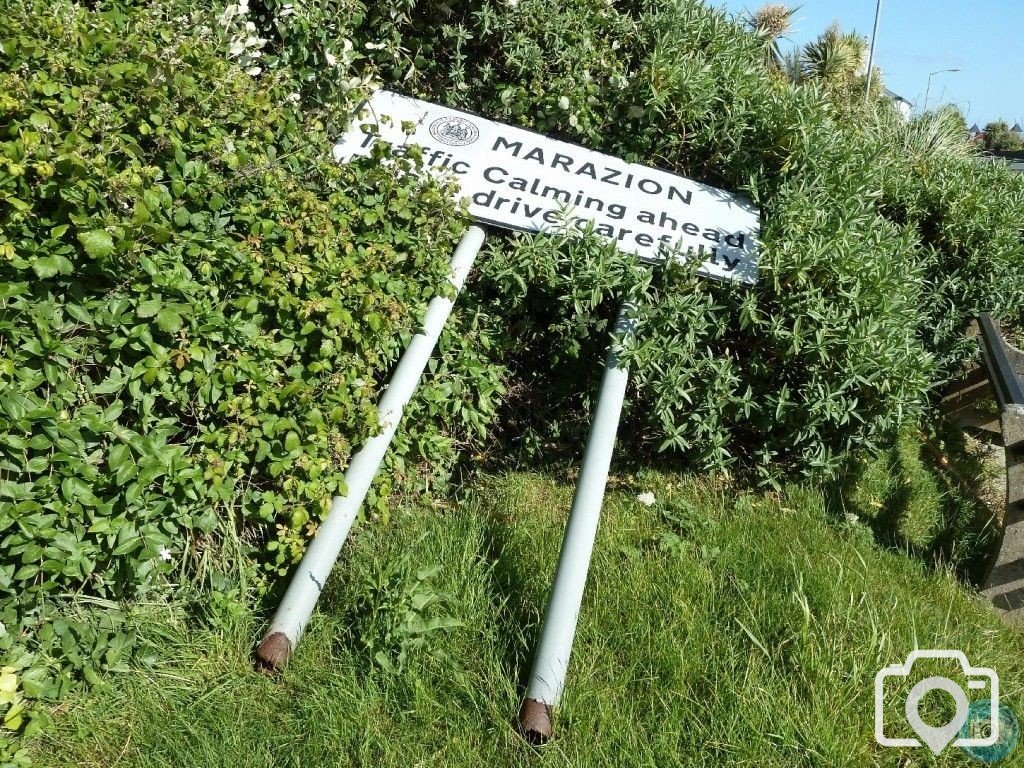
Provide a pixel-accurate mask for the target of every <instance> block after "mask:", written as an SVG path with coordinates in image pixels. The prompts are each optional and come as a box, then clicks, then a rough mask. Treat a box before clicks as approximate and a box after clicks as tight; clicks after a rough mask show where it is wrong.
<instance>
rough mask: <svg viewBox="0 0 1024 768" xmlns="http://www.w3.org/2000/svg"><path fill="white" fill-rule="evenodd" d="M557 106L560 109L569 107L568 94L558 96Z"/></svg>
mask: <svg viewBox="0 0 1024 768" xmlns="http://www.w3.org/2000/svg"><path fill="white" fill-rule="evenodd" d="M558 106H559V107H560V108H561V109H568V108H569V97H568V96H559V97H558Z"/></svg>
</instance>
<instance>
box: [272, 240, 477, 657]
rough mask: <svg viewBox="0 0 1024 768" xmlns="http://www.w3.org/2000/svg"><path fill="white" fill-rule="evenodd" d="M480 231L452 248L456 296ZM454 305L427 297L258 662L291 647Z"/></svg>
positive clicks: (284, 653)
mask: <svg viewBox="0 0 1024 768" xmlns="http://www.w3.org/2000/svg"><path fill="white" fill-rule="evenodd" d="M485 234H486V232H485V230H484V228H483V227H481V226H478V225H476V224H473V225H471V226H470V227H469V229H468V230H467V231H466V233H465V234H464V235H463V236H462V240H461V241H460V242H459V245H458V247H457V248H456V249H455V253H454V254H453V256H452V261H451V270H452V271H451V275H450V276H449V280H450V281H451V284H452V286H454V288H455V294H456V295H458V292H459V290H460V289H461V288H462V284H463V283H464V282H465V280H466V275H468V274H469V270H470V268H472V266H473V262H474V261H475V260H476V256H477V254H478V253H479V252H480V247H481V246H482V245H483V242H484V236H485ZM454 304H455V296H453V297H452V298H446V297H443V296H435V297H434V298H433V299H431V300H430V304H429V305H428V306H427V314H426V317H425V318H424V320H423V328H422V329H421V330H420V331H419V333H417V334H416V335H415V336H414V337H413V339H412V341H411V342H410V343H409V347H408V349H406V351H405V354H403V355H402V358H401V360H399V361H398V366H397V368H396V369H395V373H394V375H393V376H392V377H391V381H390V382H389V383H388V387H387V390H386V391H385V392H384V395H383V397H381V399H380V404H379V405H378V406H377V413H378V416H377V418H378V423H379V425H380V432H379V433H378V434H377V435H375V436H374V437H371V438H370V439H369V440H367V441H366V443H365V444H364V445H363V446H362V448H360V449H359V451H358V452H357V453H356V454H355V455H354V456H353V457H352V461H351V462H350V463H349V466H348V469H347V470H346V471H345V487H346V488H347V489H348V493H347V495H346V496H335V497H334V502H333V504H332V506H331V511H330V514H328V516H327V518H326V519H325V520H324V521H323V522H322V523H321V524H320V528H319V530H318V531H317V534H316V537H315V538H314V539H313V541H311V542H310V544H309V548H308V549H307V550H306V554H305V555H304V556H303V558H302V562H301V563H299V568H298V570H297V571H296V572H295V575H294V576H292V580H291V583H289V585H288V590H287V591H286V592H285V595H284V599H283V600H281V605H280V606H278V609H277V612H276V613H275V614H274V620H273V621H272V622H271V624H270V629H268V630H267V634H266V635H265V636H264V638H263V640H262V642H261V643H260V644H259V646H258V647H257V649H256V656H257V663H258V664H262V665H264V666H266V667H269V668H270V669H275V670H276V669H280V668H281V667H283V666H284V665H285V663H286V662H287V661H288V659H289V658H290V657H291V655H292V652H293V651H294V650H295V646H296V645H297V644H298V642H299V638H300V637H302V631H303V630H304V629H305V627H306V622H308V621H309V617H310V615H311V614H312V613H313V608H314V607H315V606H316V602H317V600H318V599H319V597H320V592H321V591H322V590H323V587H324V582H325V581H326V580H327V577H328V576H329V575H330V573H331V568H333V567H334V563H335V561H336V560H337V559H338V555H339V553H340V552H341V547H342V545H343V544H344V543H345V539H346V538H347V537H348V532H349V529H350V528H351V527H352V523H353V521H354V520H355V518H356V514H357V513H358V512H359V507H360V506H362V503H363V500H364V499H365V498H366V493H367V491H368V490H369V489H370V483H371V482H373V478H374V477H375V476H376V474H377V470H378V469H380V465H381V462H382V461H383V460H384V454H385V453H386V452H387V449H388V446H389V445H390V444H391V438H392V437H394V434H395V430H396V429H397V428H398V424H399V422H400V421H401V420H402V413H403V411H404V410H405V406H406V405H407V404H408V402H409V399H410V398H411V397H412V395H413V392H415V391H416V386H417V385H418V384H419V380H420V377H421V376H422V375H423V369H424V368H425V367H426V365H427V361H428V360H429V359H430V356H431V354H432V353H433V351H434V347H435V346H436V344H437V340H438V337H439V336H440V335H441V330H442V329H443V328H444V324H445V322H446V321H447V320H448V316H449V315H450V314H451V311H452V307H453V306H454Z"/></svg>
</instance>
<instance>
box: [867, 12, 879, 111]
mask: <svg viewBox="0 0 1024 768" xmlns="http://www.w3.org/2000/svg"><path fill="white" fill-rule="evenodd" d="M881 15H882V0H878V2H877V3H876V5H875V28H874V29H873V30H872V31H871V48H870V49H869V50H868V84H867V86H866V87H865V88H864V103H865V104H867V103H868V102H869V101H870V100H871V73H872V69H874V66H875V40H877V39H878V17H879V16H881Z"/></svg>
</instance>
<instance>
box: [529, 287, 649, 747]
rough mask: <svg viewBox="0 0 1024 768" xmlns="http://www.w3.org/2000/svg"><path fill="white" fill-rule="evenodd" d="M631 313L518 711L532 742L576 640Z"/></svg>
mask: <svg viewBox="0 0 1024 768" xmlns="http://www.w3.org/2000/svg"><path fill="white" fill-rule="evenodd" d="M632 311H633V307H632V306H631V305H629V304H623V305H622V308H621V310H620V311H619V318H618V321H617V322H616V327H615V331H616V338H615V340H614V341H613V342H612V345H611V347H610V349H609V351H608V361H607V363H606V364H605V371H604V376H603V377H602V379H601V390H600V393H599V394H598V400H597V409H596V411H595V413H594V421H593V423H592V424H591V426H590V436H589V437H588V439H587V447H586V450H585V451H584V453H583V468H582V470H581V471H580V479H579V482H578V483H577V484H576V493H575V495H574V496H573V500H572V510H571V511H570V512H569V522H568V524H567V525H566V529H565V538H564V539H563V541H562V552H561V554H560V555H559V557H558V570H557V572H556V573H555V581H554V584H553V585H552V587H551V596H550V597H549V598H548V606H547V611H546V612H545V614H544V623H543V625H542V627H541V636H540V642H539V643H538V645H537V650H536V653H535V655H534V659H533V668H532V670H531V672H530V680H529V683H528V685H527V688H526V696H525V697H524V699H523V705H522V708H521V709H520V711H519V722H520V726H521V727H522V731H523V734H524V735H525V736H526V738H527V739H529V740H530V741H532V742H534V743H544V742H546V741H547V740H548V739H549V738H551V708H552V707H554V706H556V705H557V704H558V700H559V698H560V697H561V695H562V688H563V687H564V685H565V675H566V670H567V669H568V666H569V656H570V654H571V653H572V644H573V639H574V637H575V635H576V620H577V618H578V617H579V612H580V605H581V604H582V602H583V590H584V588H585V587H586V583H587V571H588V570H589V569H590V556H591V553H592V552H593V549H594V539H595V537H596V536H597V526H598V521H599V518H600V516H601V504H602V502H603V500H604V490H605V485H606V484H607V482H608V469H609V467H610V465H611V460H612V450H613V449H614V448H615V434H616V432H617V431H618V427H619V416H620V415H621V413H622V402H623V399H624V398H625V395H626V382H627V380H628V379H629V371H628V369H627V368H625V367H622V366H620V364H619V355H620V353H621V349H622V344H623V342H624V341H625V340H626V339H627V338H628V337H630V336H631V335H632V333H633V321H632Z"/></svg>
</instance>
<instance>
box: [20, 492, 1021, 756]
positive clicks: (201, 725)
mask: <svg viewBox="0 0 1024 768" xmlns="http://www.w3.org/2000/svg"><path fill="white" fill-rule="evenodd" d="M647 490H652V491H653V492H654V493H655V495H656V497H657V502H656V504H655V505H654V506H652V507H645V506H644V505H642V504H640V503H639V502H638V501H637V500H636V495H637V494H638V493H639V492H641V491H647ZM571 492H572V488H571V484H569V483H565V482H561V481H560V480H557V479H555V478H553V477H551V476H549V475H542V474H509V475H504V476H500V477H492V478H484V479H482V480H480V481H478V482H477V483H476V484H475V485H474V486H473V487H472V488H470V489H468V490H465V491H464V492H463V493H462V495H461V498H460V499H459V501H458V503H457V504H453V505H452V507H451V508H449V509H446V510H444V511H442V512H440V513H439V512H438V511H437V510H436V509H432V510H431V509H421V508H415V507H410V508H405V509H402V510H398V511H396V512H395V514H394V515H393V516H392V519H391V522H390V523H389V525H388V526H386V527H383V526H377V527H374V526H369V525H366V526H363V527H361V528H360V529H359V531H358V533H357V535H356V536H355V537H354V539H353V540H352V542H350V544H349V545H348V547H347V548H346V551H345V554H344V556H343V559H342V562H341V563H340V564H339V567H338V568H337V570H336V571H335V574H334V576H333V577H332V581H331V582H330V586H329V588H328V591H327V593H326V594H325V599H324V600H323V601H322V604H321V613H320V614H318V615H317V616H316V617H315V618H314V620H313V622H312V623H311V626H310V629H309V632H308V634H307V636H306V638H305V639H304V641H303V643H302V644H301V646H300V648H299V651H298V653H297V655H296V657H295V658H294V659H293V661H292V663H291V665H290V666H289V668H288V669H287V670H286V672H285V673H284V674H283V675H282V676H281V677H280V678H277V679H271V678H268V677H266V676H264V675H262V674H259V673H256V672H254V671H253V670H252V667H251V662H250V653H251V649H252V645H253V642H254V640H255V638H256V636H257V634H258V633H259V630H260V624H259V622H258V621H257V620H256V619H255V618H254V617H253V616H252V614H251V613H248V612H243V613H241V614H238V615H236V616H235V618H229V617H228V616H227V615H217V616H214V618H213V619H212V620H211V621H208V622H206V623H205V627H202V628H197V627H196V622H195V621H194V620H192V621H189V620H187V619H186V618H185V616H184V615H183V611H182V610H181V609H180V608H177V609H172V608H170V607H166V608H162V609H152V612H151V615H150V616H149V621H148V623H147V626H148V627H149V628H150V629H149V630H148V632H147V635H148V636H149V638H150V642H151V643H152V644H153V649H152V656H153V659H154V661H153V662H152V663H151V664H150V665H148V666H139V667H138V668H135V669H132V670H129V671H126V672H124V673H121V674H117V675H113V676H111V678H110V679H109V680H108V681H107V682H106V684H105V685H104V686H102V687H100V688H98V689H93V690H92V691H91V692H87V693H82V694H79V695H78V696H77V697H76V698H74V699H72V700H71V701H69V702H67V703H66V704H64V705H62V706H61V707H60V709H59V710H58V711H57V712H55V715H54V716H55V721H56V722H55V725H54V727H53V728H52V729H50V730H49V731H48V732H47V733H46V734H45V735H43V736H42V737H40V738H38V739H37V740H36V741H35V742H34V743H33V745H32V749H33V751H34V755H35V760H36V761H37V764H38V765H40V766H62V767H63V766H68V765H78V766H83V767H87V766H115V765H116V766H119V768H128V767H129V766H140V767H142V766H145V768H159V767H161V766H174V768H180V767H181V766H190V768H192V767H205V766H225V768H227V767H228V766H230V768H246V767H247V766H253V768H255V767H256V766H259V768H266V766H307V767H310V768H312V767H315V766H347V765H354V766H371V765H372V766H401V767H402V768H409V767H410V766H472V767H473V768H477V767H478V766H481V765H515V766H519V765H522V766H526V765H530V766H607V765H629V766H634V765H635V766H659V767H661V766H672V765H687V766H703V765H707V766H719V765H750V766H779V767H780V768H781V767H783V766H785V767H786V768H791V767H792V766H861V765H879V766H897V765H899V766H906V765H968V764H971V763H970V762H969V761H968V759H967V758H966V757H965V756H964V755H962V754H960V753H959V752H958V751H957V750H948V751H947V753H946V754H944V755H943V756H942V758H941V762H940V761H938V760H936V759H934V758H932V757H931V755H930V753H928V752H927V751H925V750H910V751H908V750H893V749H881V748H880V747H878V746H877V745H876V744H875V740H874V737H873V709H872V706H873V703H872V685H873V680H874V676H875V673H876V672H877V670H878V669H880V668H881V667H882V666H885V665H888V664H891V663H895V662H897V661H903V659H904V658H905V657H906V655H907V653H908V652H909V651H910V650H912V649H913V648H915V647H922V648H930V647H934V648H957V649H960V650H963V651H964V652H965V653H966V654H967V656H968V658H969V659H970V660H971V661H972V662H973V663H975V664H982V665H986V666H992V667H994V668H995V669H996V671H997V672H998V673H999V674H1000V676H1001V681H1002V700H1003V702H1004V703H1008V704H1010V705H1011V706H1013V707H1014V708H1015V709H1016V711H1017V712H1019V713H1022V714H1024V690H1022V682H1024V640H1022V636H1021V634H1019V633H1018V632H1016V631H1013V630H1011V629H1009V628H1007V627H1005V626H1004V625H1003V624H1002V623H1001V622H1000V621H999V619H998V618H996V617H995V616H994V615H993V614H992V613H991V612H990V611H989V610H988V608H987V607H986V606H985V605H984V604H983V603H981V602H980V601H978V600H977V599H975V598H973V597H971V596H970V595H969V594H968V593H967V592H966V591H965V590H964V589H963V588H962V587H961V586H960V585H959V584H958V583H957V582H956V580H955V579H954V578H952V577H951V576H950V575H949V574H948V573H946V572H942V571H934V570H931V569H929V568H928V567H926V566H925V565H924V564H922V563H921V562H920V561H918V560H915V559H912V558H909V557H906V556H905V555H903V554H900V553H898V552H892V551H883V550H882V549H880V548H879V547H878V546H877V545H876V544H875V543H874V539H873V537H872V534H871V532H870V530H869V529H868V528H867V527H866V526H865V525H863V524H860V523H855V524H850V523H848V522H847V521H846V519H845V518H844V516H843V515H842V514H836V513H835V510H831V511H830V510H829V509H827V508H826V502H825V496H824V495H823V492H822V490H821V489H817V488H811V487H807V486H791V487H787V488H785V489H783V491H782V492H781V493H778V494H751V493H745V492H740V491H735V490H733V489H731V488H730V487H729V485H728V484H727V483H726V482H725V481H724V480H717V481H715V480H707V479H703V480H702V479H695V478H692V477H688V476H679V475H670V474H656V473H644V474H640V475H637V476H631V477H628V478H619V479H618V480H616V481H615V482H614V483H613V487H612V488H610V491H609V496H608V498H607V502H606V506H605V511H604V515H603V518H602V527H601V530H600V532H599V535H598V541H597V545H596V548H595V553H594V561H593V564H592V568H591V577H590V581H589V583H588V588H587V594H586V598H585V601H584V606H583V610H582V613H581V618H580V624H579V632H578V635H577V639H576V646H575V650H574V655H573V659H572V664H571V667H570V675H569V680H568V685H567V690H566V693H565V697H564V699H563V702H562V706H561V708H560V710H559V711H558V715H557V718H556V722H555V727H556V738H555V739H554V740H553V741H552V742H551V743H550V744H549V745H547V746H546V747H544V748H541V749H540V750H535V749H533V748H530V747H528V746H527V745H526V744H524V742H523V741H522V740H521V739H520V738H519V736H518V735H517V733H516V731H515V728H514V722H515V720H514V718H515V713H516V711H517V708H518V702H519V698H518V697H519V695H520V692H521V688H520V685H521V682H522V678H523V676H524V675H525V674H526V672H527V671H528V666H529V654H530V649H531V643H532V642H533V641H534V640H535V638H536V636H537V632H538V623H539V616H540V614H541V612H542V610H543V605H544V602H543V601H544V597H545V594H546V590H547V587H548V585H549V583H550V580H551V576H552V572H553V568H554V564H555V561H556V558H557V554H558V548H559V544H560V540H561V534H562V529H563V524H564V516H565V511H566V510H567V509H568V506H569V501H570V498H571ZM890 703H891V702H890ZM926 706H928V707H929V711H930V712H931V713H932V717H935V718H936V720H935V721H936V722H937V718H938V717H939V716H941V715H942V713H941V712H940V710H942V706H943V702H942V701H928V700H926ZM926 719H929V716H928V715H926ZM947 719H948V718H947ZM930 721H931V720H930ZM952 752H957V754H950V753H952ZM1018 752H1021V753H1024V748H1022V749H1021V750H1018ZM1015 757H1016V758H1018V761H1017V763H1016V764H1020V762H1019V758H1020V755H1019V754H1018V755H1016V756H1015ZM1010 764H1013V763H1012V762H1011V763H1010Z"/></svg>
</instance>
